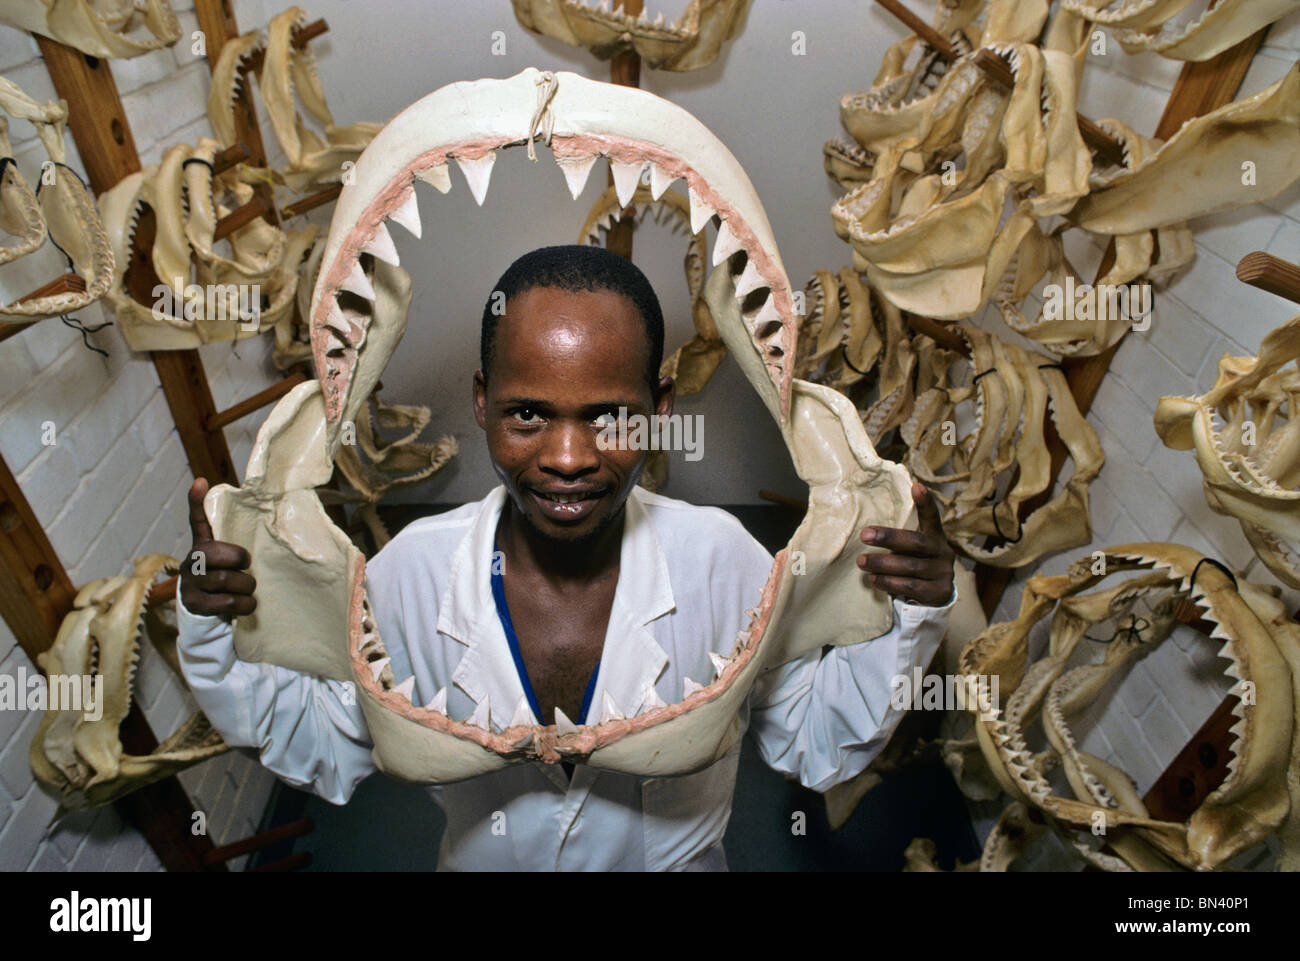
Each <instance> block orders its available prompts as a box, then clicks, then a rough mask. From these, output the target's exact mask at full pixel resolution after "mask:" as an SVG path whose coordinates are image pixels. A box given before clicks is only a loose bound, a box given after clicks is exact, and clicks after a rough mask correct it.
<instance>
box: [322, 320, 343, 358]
mask: <svg viewBox="0 0 1300 961" xmlns="http://www.w3.org/2000/svg"><path fill="white" fill-rule="evenodd" d="M346 347H347V344H345V343H343V341H342V340H341V339H340V338H339V335H338V334H337V333H336V332H335V331H334V330H332V329H331V328H329V327H326V328H325V353H327V354H331V353H333V352H334V351H338V350H344V349H345V348H346Z"/></svg>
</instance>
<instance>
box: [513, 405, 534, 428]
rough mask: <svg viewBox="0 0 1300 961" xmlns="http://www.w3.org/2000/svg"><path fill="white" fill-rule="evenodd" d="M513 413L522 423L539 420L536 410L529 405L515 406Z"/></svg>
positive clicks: (532, 422)
mask: <svg viewBox="0 0 1300 961" xmlns="http://www.w3.org/2000/svg"><path fill="white" fill-rule="evenodd" d="M513 413H514V415H515V419H516V420H518V421H520V422H521V423H524V424H535V423H537V422H538V420H539V418H538V416H537V411H535V410H533V409H532V408H531V407H519V408H516V409H515V410H514V411H513Z"/></svg>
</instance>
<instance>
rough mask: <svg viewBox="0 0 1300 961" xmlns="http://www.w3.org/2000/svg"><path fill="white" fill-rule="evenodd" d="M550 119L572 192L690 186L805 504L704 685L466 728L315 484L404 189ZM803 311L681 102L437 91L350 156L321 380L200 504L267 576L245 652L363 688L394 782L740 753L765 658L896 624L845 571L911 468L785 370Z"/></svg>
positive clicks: (900, 511) (389, 316)
mask: <svg viewBox="0 0 1300 961" xmlns="http://www.w3.org/2000/svg"><path fill="white" fill-rule="evenodd" d="M539 97H540V99H539ZM546 128H550V129H551V130H552V137H551V141H550V145H551V149H552V151H553V155H554V157H555V160H556V162H557V163H558V164H559V167H560V171H562V172H563V173H564V176H565V180H566V181H567V182H568V184H569V187H570V189H571V191H572V192H573V194H574V195H575V196H576V195H577V194H578V193H580V192H581V189H582V186H583V184H584V183H585V181H586V177H587V174H588V173H589V171H590V170H591V168H592V167H593V166H594V165H595V163H596V161H597V159H598V158H599V156H601V155H604V156H605V157H607V158H608V159H609V160H610V163H611V165H612V171H613V174H614V179H615V183H616V184H623V185H625V187H626V189H628V190H631V189H633V188H634V187H635V184H636V182H637V180H638V179H639V177H640V175H641V173H642V171H643V170H646V165H647V164H648V165H649V173H648V178H649V180H650V185H651V191H652V193H655V194H662V193H663V191H664V190H666V189H667V187H668V184H669V183H670V182H671V181H672V180H674V179H683V180H685V181H686V187H687V193H688V206H689V208H690V216H691V220H692V229H693V232H694V233H699V231H700V230H701V229H702V228H703V225H704V223H706V222H708V221H709V220H710V219H711V218H714V217H716V218H717V219H718V222H719V226H718V232H717V241H716V243H715V246H714V250H713V254H712V260H713V262H714V264H715V267H714V269H713V271H712V273H711V274H710V275H709V277H708V279H707V281H706V282H705V290H704V298H705V300H706V301H707V304H708V307H709V310H710V312H711V314H712V317H713V319H714V321H715V322H716V323H717V327H718V333H719V335H720V336H721V337H722V339H723V341H724V342H725V343H726V345H727V348H728V350H729V351H730V352H731V354H732V356H733V357H734V358H735V359H736V361H737V363H738V364H739V366H740V368H741V370H742V372H743V373H744V374H745V376H746V378H747V379H748V380H749V382H750V383H751V384H752V385H753V386H754V388H755V389H756V390H757V392H758V393H759V396H760V397H761V399H762V400H763V403H764V405H765V406H766V407H767V409H768V411H769V413H770V414H771V415H772V417H773V418H774V420H775V421H776V422H777V425H778V427H779V429H780V430H781V433H782V436H783V438H784V439H785V442H786V444H787V447H788V448H789V450H790V453H791V456H792V459H793V461H794V466H795V469H796V471H797V472H798V473H799V475H800V476H801V477H802V478H803V479H804V480H805V481H806V482H807V483H808V485H809V503H810V509H809V513H808V515H807V517H805V519H804V522H803V524H802V525H801V526H800V528H799V530H798V531H796V533H795V535H794V537H793V539H792V540H791V542H790V544H789V545H788V546H787V548H786V549H785V550H783V551H781V552H780V553H779V554H778V555H777V558H776V560H775V562H774V564H773V567H772V570H771V572H770V574H769V576H768V579H767V583H766V584H765V586H764V587H763V590H762V594H761V596H760V597H759V598H758V599H757V601H758V603H757V606H756V607H755V608H754V609H753V610H752V611H751V612H749V621H748V623H747V625H746V626H745V628H744V629H743V630H741V631H740V632H739V633H738V634H737V635H736V636H735V637H727V638H720V639H718V640H717V641H715V642H714V643H713V645H712V651H713V654H712V655H711V658H710V659H711V660H712V662H713V670H712V672H711V676H708V677H701V678H700V679H699V680H698V681H696V680H690V679H688V680H686V682H685V684H684V686H683V690H682V692H681V699H680V700H678V701H676V702H674V703H671V704H669V703H664V702H663V701H662V700H661V699H660V697H659V695H658V694H657V693H656V692H655V691H654V688H653V685H650V686H649V687H648V688H647V690H646V691H645V692H644V693H643V695H642V700H641V703H640V704H639V705H638V704H616V703H613V702H612V700H610V701H607V702H606V703H603V704H601V705H600V706H599V707H598V708H597V710H599V712H600V718H599V721H598V722H597V723H595V724H587V725H581V726H579V725H576V724H573V723H572V722H571V721H569V720H568V719H567V718H564V717H563V715H562V714H558V713H557V719H556V720H557V722H558V723H557V724H555V725H538V724H533V723H529V721H531V715H530V714H529V713H528V712H526V711H525V712H523V713H522V715H521V713H520V712H519V711H518V709H516V713H515V714H513V715H512V714H510V713H509V712H510V709H511V706H510V705H488V704H486V703H482V704H479V706H478V709H477V710H476V711H475V712H474V714H473V715H471V717H469V718H467V719H464V720H458V719H454V718H451V717H449V716H447V714H446V697H445V692H439V693H438V694H437V695H435V697H434V698H433V699H432V701H431V702H430V703H429V704H427V705H426V706H424V707H419V706H416V705H414V704H412V703H411V700H410V698H411V694H412V688H413V683H414V679H413V678H408V679H406V680H404V681H403V680H401V679H399V678H395V677H393V676H392V672H391V669H390V667H389V662H388V657H387V652H386V651H385V649H384V646H383V640H382V638H381V637H380V636H379V632H378V628H377V625H376V623H375V619H374V618H373V617H372V616H371V613H370V610H369V602H368V600H367V596H366V590H365V563H364V559H363V558H362V557H361V555H360V554H359V553H358V552H357V551H356V550H355V549H354V548H352V546H351V545H350V543H348V541H347V539H346V537H344V536H343V535H342V533H341V532H340V531H338V530H337V529H336V528H334V527H333V526H332V525H331V524H330V522H329V520H328V518H327V517H326V516H325V515H324V512H323V510H322V509H321V507H320V503H319V500H318V499H317V497H316V494H315V493H314V491H313V488H314V487H315V486H318V485H320V484H323V483H325V482H326V481H327V480H328V479H329V476H330V473H331V471H332V469H333V460H334V457H335V456H336V453H337V451H338V449H339V446H340V444H341V434H342V428H343V426H344V425H345V424H346V423H348V422H349V421H351V420H352V419H353V418H354V417H355V416H356V414H357V412H358V411H359V409H360V405H361V404H362V402H363V401H364V399H365V398H366V397H367V396H368V395H369V393H370V387H371V386H373V383H374V381H376V380H377V379H378V377H379V375H380V373H381V372H382V370H383V368H384V365H385V364H386V363H387V360H388V358H389V357H390V356H391V354H392V352H393V350H394V349H395V347H396V343H397V340H398V339H399V338H400V335H401V329H402V328H403V327H404V326H405V311H404V310H402V309H394V308H393V306H392V305H391V304H388V305H386V304H385V303H384V298H385V296H386V294H385V292H386V291H390V290H392V289H395V288H400V287H401V283H400V281H401V280H402V278H405V273H404V272H403V271H401V268H400V267H397V266H394V265H393V264H392V261H395V260H396V259H397V257H396V253H395V251H394V249H393V244H392V238H391V235H390V234H389V233H388V230H387V228H386V226H385V221H386V220H389V219H391V220H395V221H397V222H398V223H400V224H402V225H403V227H404V229H407V230H409V231H411V232H413V233H415V234H416V235H417V236H418V235H419V234H420V233H421V232H422V227H421V223H420V219H419V214H418V210H417V207H416V204H417V201H416V199H415V182H416V181H424V182H425V183H426V184H429V185H432V186H433V187H434V188H435V189H437V190H439V191H441V192H444V193H445V192H446V190H448V189H450V187H451V177H450V166H451V164H452V163H455V165H456V166H458V167H459V168H460V169H461V170H462V171H463V172H464V173H465V176H466V179H467V181H468V183H469V186H470V189H471V190H472V191H473V192H474V194H475V196H476V198H477V199H479V200H480V202H481V201H482V199H483V197H484V196H485V194H486V192H487V189H488V173H489V171H490V170H491V165H492V163H493V162H494V158H495V152H496V151H498V150H500V149H503V148H506V147H509V146H512V145H514V146H518V145H520V144H525V143H527V144H531V142H532V140H533V138H534V136H535V135H536V133H537V131H538V130H541V129H546ZM557 186H558V182H557ZM421 189H423V188H421ZM407 281H408V286H407V287H406V289H405V296H406V297H409V293H410V291H409V278H407ZM399 293H400V290H399ZM397 306H398V307H399V308H400V306H401V305H400V303H398V305H397ZM797 322H798V318H797V316H796V314H795V312H794V309H793V298H792V296H791V292H790V287H789V283H788V280H787V278H786V275H785V270H784V268H783V267H782V265H781V259H780V256H779V253H778V252H777V249H776V244H775V241H774V240H773V237H772V232H771V228H770V227H769V225H768V222H767V218H766V216H765V214H764V212H763V209H762V205H761V204H760V203H759V201H758V198H757V196H756V195H755V194H754V191H753V188H752V186H751V185H750V183H749V180H748V178H747V177H746V176H745V174H744V171H743V170H742V169H741V167H740V165H739V164H738V163H737V162H736V160H735V158H734V157H732V155H731V154H730V153H729V152H728V151H727V149H726V148H725V147H724V146H723V145H722V143H721V142H719V141H718V140H717V138H716V137H714V136H713V134H712V133H710V132H709V131H708V130H707V129H706V128H705V127H704V126H703V125H701V124H700V123H699V121H697V120H696V119H695V118H694V117H692V116H691V115H689V114H688V113H686V112H685V111H683V110H682V109H681V108H679V107H676V106H674V105H672V104H671V103H668V102H667V101H664V100H661V99H660V98H658V97H655V96H654V95H652V94H649V93H646V92H645V91H641V90H637V89H633V88H627V87H619V86H614V85H611V84H603V83H598V82H595V81H590V80H586V79H584V78H582V77H578V76H576V75H573V74H568V73H560V74H554V75H552V74H542V73H540V72H538V71H536V70H531V69H530V70H526V71H525V72H524V73H522V74H519V75H518V76H516V77H512V78H510V79H507V80H481V81H477V82H474V83H458V84H452V85H451V86H449V87H444V88H442V89H441V90H438V91H435V92H434V93H432V94H430V95H429V96H427V97H425V98H424V99H423V100H421V101H419V102H417V103H416V104H414V105H413V106H411V107H410V108H408V109H407V110H405V111H403V112H402V113H400V114H398V116H397V117H395V118H394V119H393V120H392V121H391V122H390V123H389V125H388V126H387V127H386V128H385V129H384V130H383V131H381V132H380V134H379V135H378V136H377V137H376V138H375V140H374V142H373V143H372V144H371V146H370V147H369V148H368V150H367V151H366V152H365V153H364V154H363V155H362V156H361V158H360V160H359V161H358V163H357V167H356V180H355V183H354V184H352V185H350V186H347V187H345V188H344V189H343V192H342V194H341V195H340V197H339V202H338V206H337V208H336V210H335V214H334V219H333V223H332V225H331V229H330V235H329V238H328V240H327V242H326V245H325V249H324V254H323V256H322V261H321V267H320V273H319V276H318V280H317V284H316V289H315V291H314V293H313V297H312V307H311V316H310V321H309V327H310V334H311V341H312V349H313V352H314V354H315V359H316V366H317V371H318V376H319V378H320V380H319V381H312V382H309V383H306V384H302V385H300V386H299V387H297V388H295V389H294V390H293V391H292V392H290V393H289V394H288V395H286V397H285V398H284V399H283V400H281V402H280V403H279V404H278V405H277V406H276V408H275V409H274V410H273V411H272V413H271V415H270V416H269V417H268V419H267V421H266V423H265V424H264V425H263V427H262V430H261V431H260V432H259V435H258V439H257V443H256V444H255V446H254V451H253V454H252V457H251V458H250V461H249V466H248V470H247V475H246V481H245V484H244V486H243V487H241V488H240V489H238V490H235V489H232V488H230V487H225V486H222V487H218V488H214V489H213V490H212V491H211V492H210V493H209V495H208V499H207V502H206V508H207V511H208V514H209V516H210V517H211V518H212V521H213V525H214V527H213V530H214V534H215V536H216V537H217V538H218V539H220V540H228V541H232V542H234V543H239V544H241V545H243V546H244V547H246V548H247V549H248V550H249V553H250V554H251V556H252V558H253V567H252V571H253V573H254V575H255V576H256V577H257V579H258V596H259V605H258V613H255V614H253V615H250V616H249V617H246V618H239V619H238V620H237V621H236V623H235V646H236V650H237V652H238V654H239V656H240V657H241V658H242V659H245V660H252V661H266V662H269V663H275V664H280V665H282V666H285V667H289V668H292V669H295V670H299V671H303V672H306V673H311V674H314V675H316V676H320V677H328V678H333V679H335V680H339V681H346V682H351V683H353V684H355V685H356V690H357V691H358V694H359V701H360V703H361V705H362V708H363V710H364V711H365V714H366V719H367V724H368V726H369V729H370V733H371V736H372V739H373V741H374V744H375V751H374V757H375V760H376V763H377V765H378V766H379V767H380V768H381V769H382V770H384V771H386V772H388V773H389V774H391V775H393V776H395V777H398V778H400V779H403V780H407V781H412V782H416V783H445V782H449V781H456V780H461V779H464V778H467V777H472V776H474V775H476V774H480V773H484V772H486V771H491V770H495V769H499V768H501V767H503V766H505V765H507V764H510V763H518V762H522V761H531V760H538V761H543V762H548V763H554V762H557V761H560V760H561V759H571V760H580V761H583V762H584V763H587V764H589V765H591V766H593V767H598V768H605V769H609V770H615V771H620V772H623V773H628V774H635V775H640V776H659V775H673V774H684V773H688V772H691V771H695V770H699V769H701V768H703V767H706V766H707V765H709V764H711V763H713V762H714V761H716V760H717V759H719V758H721V757H722V756H724V755H725V754H726V752H727V751H728V750H730V749H731V747H732V746H733V745H734V744H735V741H736V739H737V737H738V736H739V724H738V721H737V715H738V712H739V711H740V709H741V707H742V705H743V703H744V700H745V698H746V697H747V696H748V693H749V691H750V689H751V687H752V685H753V682H754V680H755V679H756V678H757V676H758V675H759V674H760V673H761V672H762V671H763V670H766V669H768V668H771V667H774V666H776V665H779V664H782V663H786V662H788V661H790V660H793V659H795V658H797V657H800V656H802V655H804V654H806V653H808V652H810V651H814V650H819V649H820V648H821V646H822V645H826V644H832V645H835V644H849V643H857V642H860V641H865V640H868V639H870V638H873V637H876V636H879V635H880V634H882V633H884V632H885V631H886V630H888V629H889V627H890V625H891V624H892V607H891V604H890V601H889V598H888V596H887V595H885V594H883V593H881V592H879V591H876V590H875V589H874V588H872V587H870V585H869V584H868V583H866V582H865V580H864V578H863V577H862V574H861V572H860V571H859V570H858V569H857V566H856V558H857V555H858V554H860V553H862V551H863V547H862V545H861V542H860V541H859V539H858V532H859V531H860V530H861V529H862V527H864V526H866V525H867V524H881V525H882V526H894V527H905V526H908V525H909V523H910V524H912V525H914V523H915V511H914V509H913V507H912V504H911V498H910V494H909V478H908V475H907V472H906V471H905V470H904V469H903V468H902V467H901V466H899V465H897V464H893V463H890V462H887V461H884V460H882V459H881V458H880V457H879V456H878V455H877V454H876V452H875V450H874V448H872V446H871V443H870V441H869V439H868V438H867V435H866V433H865V431H864V430H863V427H862V423H861V420H860V417H859V415H858V413H857V411H856V410H855V409H854V407H853V405H852V404H851V403H850V402H849V401H848V399H847V398H845V397H844V396H843V395H841V394H838V393H836V392H835V391H832V390H830V389H829V388H826V387H823V386H820V385H816V384H809V383H806V382H804V381H800V380H796V379H795V378H793V376H792V374H791V366H792V364H790V363H787V359H789V360H792V359H793V357H794V350H793V348H794V339H795V333H796V329H797ZM868 550H869V548H868ZM791 558H797V561H798V564H797V569H796V565H792V564H791V563H790V560H791ZM798 571H801V572H798ZM796 573H798V576H795V575H796ZM484 576H486V572H485V574H484ZM290 639H292V640H290ZM502 711H504V712H506V713H504V714H502V713H500V712H502ZM594 714H595V711H593V715H594ZM625 715H626V716H625ZM521 716H522V717H523V718H527V719H528V720H527V721H522V720H521Z"/></svg>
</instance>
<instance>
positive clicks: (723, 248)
mask: <svg viewBox="0 0 1300 961" xmlns="http://www.w3.org/2000/svg"><path fill="white" fill-rule="evenodd" d="M742 249H744V244H742V243H741V242H740V238H739V237H737V236H736V235H735V233H733V232H732V230H731V226H730V225H729V224H728V223H727V222H726V221H725V220H724V221H723V222H722V226H721V227H719V228H718V237H717V239H716V240H714V241H713V266H715V267H716V266H718V264H720V263H722V262H723V261H724V260H726V259H727V258H728V257H730V256H731V255H732V254H734V253H735V252H736V251H737V250H742Z"/></svg>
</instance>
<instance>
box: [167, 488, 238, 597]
mask: <svg viewBox="0 0 1300 961" xmlns="http://www.w3.org/2000/svg"><path fill="white" fill-rule="evenodd" d="M207 493H208V482H207V481H206V480H205V479H204V478H202V477H199V478H196V479H195V481H194V483H193V485H191V487H190V534H191V535H192V537H193V538H194V544H193V546H192V547H191V548H190V554H189V556H188V557H186V558H185V560H184V561H182V562H181V602H182V603H183V604H184V605H185V609H186V610H187V611H189V612H190V613H192V614H202V615H214V614H215V615H219V616H221V617H224V618H226V619H227V620H229V619H230V618H231V617H233V616H235V615H243V614H252V613H253V611H254V610H256V609H257V600H256V599H255V598H254V597H253V591H254V589H255V588H256V587H257V581H256V580H254V579H253V575H252V574H248V573H245V568H247V567H248V565H249V563H250V562H251V560H252V559H251V558H250V557H249V556H248V551H246V550H244V549H243V548H242V547H240V546H239V545H237V544H227V543H224V542H222V541H214V540H213V539H212V525H211V524H209V523H208V515H207V514H206V513H204V511H203V498H204V497H205V496H207ZM195 554H198V557H195V556H194V555H195Z"/></svg>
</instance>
